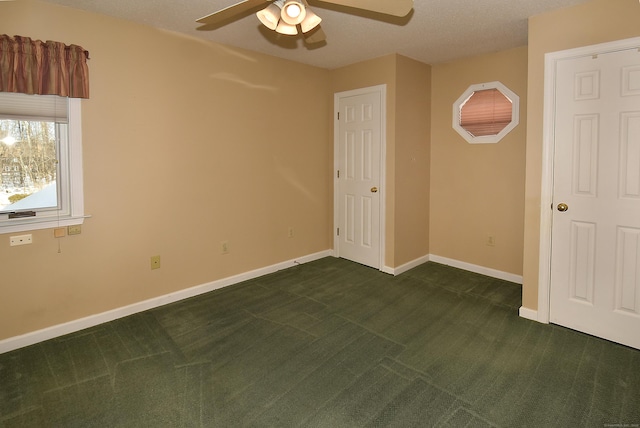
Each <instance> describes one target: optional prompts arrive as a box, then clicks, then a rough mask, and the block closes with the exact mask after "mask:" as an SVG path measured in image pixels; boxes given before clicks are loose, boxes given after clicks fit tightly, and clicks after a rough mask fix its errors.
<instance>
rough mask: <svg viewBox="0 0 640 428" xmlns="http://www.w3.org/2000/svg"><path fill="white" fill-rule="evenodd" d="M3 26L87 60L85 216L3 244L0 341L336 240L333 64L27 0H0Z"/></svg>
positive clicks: (291, 256) (0, 237) (323, 246)
mask: <svg viewBox="0 0 640 428" xmlns="http://www.w3.org/2000/svg"><path fill="white" fill-rule="evenodd" d="M0 28H2V31H3V32H4V33H7V34H10V35H23V36H29V37H32V38H34V39H42V40H49V39H50V40H57V41H61V42H64V43H67V44H71V43H73V44H79V45H81V46H83V47H84V48H85V49H87V50H89V52H90V54H91V60H90V64H89V67H90V74H91V98H90V99H89V100H86V101H83V102H82V114H83V121H82V125H83V144H84V172H85V179H84V184H85V208H86V212H87V213H88V214H91V215H92V217H91V218H90V219H88V220H86V221H85V224H84V226H83V232H82V234H81V235H79V236H72V237H69V236H68V237H65V238H62V239H59V240H56V239H54V238H53V232H52V231H51V230H41V231H35V232H33V237H34V243H33V244H32V245H28V246H21V247H9V245H8V240H9V235H0V243H1V245H0V271H1V280H0V284H1V290H2V298H0V339H3V338H8V337H13V336H16V335H19V334H23V333H26V332H30V331H34V330H38V329H41V328H44V327H48V326H52V325H56V324H59V323H63V322H66V321H70V320H74V319H78V318H81V317H84V316H87V315H91V314H97V313H100V312H103V311H107V310H110V309H114V308H118V307H122V306H125V305H128V304H131V303H135V302H139V301H143V300H145V299H149V298H152V297H156V296H160V295H164V294H167V293H170V292H173V291H177V290H180V289H184V288H188V287H192V286H196V285H200V284H204V283H207V282H210V281H214V280H216V279H220V278H224V277H228V276H231V275H234V274H239V273H243V272H247V271H250V270H252V269H256V268H261V267H265V266H269V265H272V264H275V263H278V262H282V261H286V260H290V259H294V258H296V257H299V256H302V255H308V254H312V253H315V252H319V251H323V250H328V249H330V248H331V247H332V243H333V241H332V233H331V231H332V226H333V211H332V206H333V202H332V197H333V180H332V163H333V135H332V124H331V122H330V120H329V117H330V116H329V115H330V113H329V112H330V111H331V108H332V104H331V103H332V97H331V90H330V80H329V78H330V73H329V72H328V71H326V70H322V69H318V68H314V67H309V66H305V65H301V64H296V63H293V62H288V61H283V60H279V59H275V58H272V57H268V56H263V55H258V54H255V53H250V52H246V51H241V50H235V49H231V48H227V47H222V46H219V45H215V44H210V43H204V42H201V41H196V40H191V39H189V38H186V37H182V36H178V35H175V34H170V33H167V32H162V31H159V30H154V29H152V28H148V27H144V26H141V25H136V24H133V23H130V22H128V21H123V20H117V19H112V18H109V17H105V16H98V15H93V14H89V13H85V12H82V11H78V10H73V9H68V8H63V7H59V6H54V5H51V4H49V3H36V2H32V1H30V0H22V1H16V2H2V3H0ZM285 127H287V129H285ZM288 227H294V228H295V237H294V238H287V231H288ZM223 240H228V241H229V246H230V249H231V252H230V253H229V254H227V255H222V254H221V252H220V242H221V241H223ZM58 244H60V247H61V252H60V253H59V252H58ZM156 254H159V255H161V257H162V267H161V269H159V270H154V271H151V270H150V267H149V258H150V256H152V255H156Z"/></svg>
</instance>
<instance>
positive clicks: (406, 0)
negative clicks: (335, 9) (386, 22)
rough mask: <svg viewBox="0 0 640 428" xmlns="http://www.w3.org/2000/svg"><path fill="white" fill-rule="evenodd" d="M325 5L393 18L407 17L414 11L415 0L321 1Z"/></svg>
mask: <svg viewBox="0 0 640 428" xmlns="http://www.w3.org/2000/svg"><path fill="white" fill-rule="evenodd" d="M321 1H322V2H324V3H331V4H336V5H339V6H345V7H353V8H356V9H363V10H369V11H371V12H377V13H384V14H385V15H392V16H399V17H403V16H407V15H408V14H409V12H411V9H413V0H321Z"/></svg>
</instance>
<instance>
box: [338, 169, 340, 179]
mask: <svg viewBox="0 0 640 428" xmlns="http://www.w3.org/2000/svg"><path fill="white" fill-rule="evenodd" d="M338 178H340V170H338Z"/></svg>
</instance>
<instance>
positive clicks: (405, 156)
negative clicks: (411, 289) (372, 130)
mask: <svg viewBox="0 0 640 428" xmlns="http://www.w3.org/2000/svg"><path fill="white" fill-rule="evenodd" d="M430 80H431V66H429V65H427V64H424V63H420V62H418V61H415V60H412V59H410V58H406V57H403V56H401V55H388V56H384V57H381V58H376V59H373V60H369V61H364V62H360V63H357V64H353V65H349V66H346V67H342V68H339V69H336V70H333V71H332V72H331V90H332V92H333V93H337V92H343V91H349V90H353V89H359V88H365V87H370V86H375V85H382V84H386V85H387V97H386V98H387V106H386V110H387V122H386V171H385V174H386V184H385V186H386V189H385V190H386V205H385V210H386V213H385V214H386V223H385V231H386V233H385V265H386V266H387V267H392V268H395V267H399V266H401V265H403V264H405V263H407V262H410V261H413V260H416V259H418V258H420V257H423V256H426V255H427V254H429V167H430V166H429V151H430V135H429V132H430V131H429V128H430V120H431V118H430V116H431V114H430V91H431V85H430Z"/></svg>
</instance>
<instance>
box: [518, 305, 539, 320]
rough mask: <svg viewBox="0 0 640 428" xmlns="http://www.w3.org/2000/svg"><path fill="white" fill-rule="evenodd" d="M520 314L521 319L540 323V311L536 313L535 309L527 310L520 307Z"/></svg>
mask: <svg viewBox="0 0 640 428" xmlns="http://www.w3.org/2000/svg"><path fill="white" fill-rule="evenodd" d="M518 314H519V315H520V317H521V318H526V319H528V320H532V321H538V311H534V310H533V309H529V308H525V307H524V306H520V310H519V311H518Z"/></svg>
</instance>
